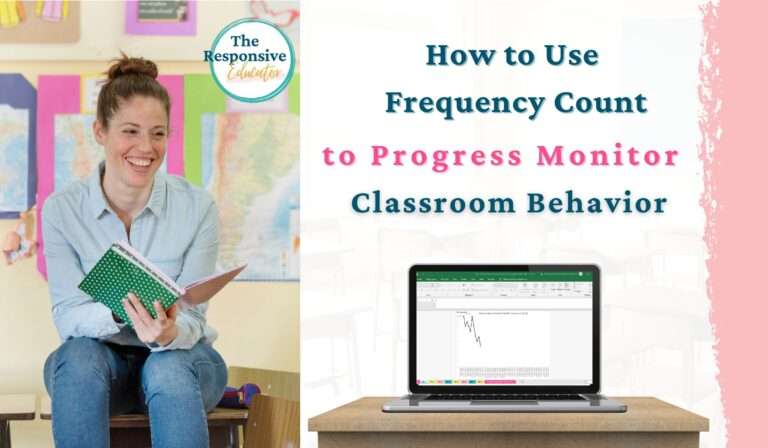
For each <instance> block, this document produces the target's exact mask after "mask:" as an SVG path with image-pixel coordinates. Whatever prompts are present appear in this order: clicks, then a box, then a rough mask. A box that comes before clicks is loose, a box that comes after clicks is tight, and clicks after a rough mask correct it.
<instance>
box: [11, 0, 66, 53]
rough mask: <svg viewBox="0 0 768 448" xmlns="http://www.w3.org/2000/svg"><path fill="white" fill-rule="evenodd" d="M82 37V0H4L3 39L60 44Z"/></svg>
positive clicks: (16, 41) (13, 42) (14, 41)
mask: <svg viewBox="0 0 768 448" xmlns="http://www.w3.org/2000/svg"><path fill="white" fill-rule="evenodd" d="M79 40H80V2H79V1H71V0H36V1H13V0H0V43H2V44H32V43H34V44H45V43H48V44H59V43H75V42H77V41H79Z"/></svg>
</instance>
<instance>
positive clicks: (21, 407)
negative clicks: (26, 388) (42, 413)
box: [0, 394, 37, 420]
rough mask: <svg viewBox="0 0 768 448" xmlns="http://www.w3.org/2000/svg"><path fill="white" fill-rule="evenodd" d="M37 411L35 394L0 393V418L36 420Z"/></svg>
mask: <svg viewBox="0 0 768 448" xmlns="http://www.w3.org/2000/svg"><path fill="white" fill-rule="evenodd" d="M36 411H37V402H36V396H35V395H32V394H30V395H22V394H14V395H3V394H0V420H34V419H35V412H36Z"/></svg>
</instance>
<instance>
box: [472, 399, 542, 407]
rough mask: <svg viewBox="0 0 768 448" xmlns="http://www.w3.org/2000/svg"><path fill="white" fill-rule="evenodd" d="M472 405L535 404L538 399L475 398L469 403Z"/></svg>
mask: <svg viewBox="0 0 768 448" xmlns="http://www.w3.org/2000/svg"><path fill="white" fill-rule="evenodd" d="M469 404H470V405H473V406H536V405H538V404H539V402H538V401H523V400H475V401H471V402H470V403H469Z"/></svg>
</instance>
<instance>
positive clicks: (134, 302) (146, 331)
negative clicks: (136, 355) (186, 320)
mask: <svg viewBox="0 0 768 448" xmlns="http://www.w3.org/2000/svg"><path fill="white" fill-rule="evenodd" d="M153 306H154V308H155V313H156V314H157V318H155V319H153V318H152V315H151V314H149V312H148V311H147V309H146V308H144V305H142V304H141V301H139V298H138V297H136V296H135V295H134V294H133V293H131V292H129V293H128V297H127V298H125V299H123V307H124V308H125V312H126V313H127V314H128V317H130V318H131V322H132V323H133V329H134V330H135V331H136V335H137V336H138V337H139V339H140V340H141V342H143V343H145V344H152V343H155V344H160V345H168V344H170V343H171V342H173V340H174V339H176V336H177V335H178V331H179V330H178V328H177V327H176V314H177V308H176V304H175V303H174V304H173V305H171V307H170V308H168V310H167V311H166V310H163V306H162V305H161V304H160V301H158V300H155V302H154V303H153Z"/></svg>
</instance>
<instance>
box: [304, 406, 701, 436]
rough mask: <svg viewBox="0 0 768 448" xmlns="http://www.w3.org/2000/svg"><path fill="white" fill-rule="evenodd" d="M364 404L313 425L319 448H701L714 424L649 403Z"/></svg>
mask: <svg viewBox="0 0 768 448" xmlns="http://www.w3.org/2000/svg"><path fill="white" fill-rule="evenodd" d="M392 399H393V398H387V397H366V398H361V399H359V400H357V401H353V402H352V403H349V404H346V405H344V406H341V407H339V408H336V409H334V410H331V411H329V412H326V413H324V414H321V415H318V416H316V417H314V418H311V419H309V430H310V431H315V432H317V433H318V442H319V447H320V448H330V447H333V448H345V447H373V448H377V447H391V446H403V447H446V448H451V447H526V448H532V447H543V448H546V447H566V448H577V447H579V448H580V447H585V446H589V447H598V448H601V447H606V448H607V447H611V448H613V447H616V446H632V447H635V448H645V447H649V448H650V447H659V448H663V447H675V448H688V447H697V446H699V432H701V431H708V430H709V420H707V419H706V418H704V417H701V416H699V415H696V414H694V413H691V412H688V411H685V410H683V409H680V408H678V407H675V406H672V405H671V404H668V403H665V402H663V401H661V400H657V399H655V398H650V397H634V398H616V399H617V400H619V401H621V402H623V403H625V404H626V405H627V407H628V409H627V412H626V413H599V414H598V413H541V414H540V413H407V414H401V413H398V414H393V413H386V412H382V411H381V406H382V405H383V404H384V403H385V402H387V401H389V400H392Z"/></svg>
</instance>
